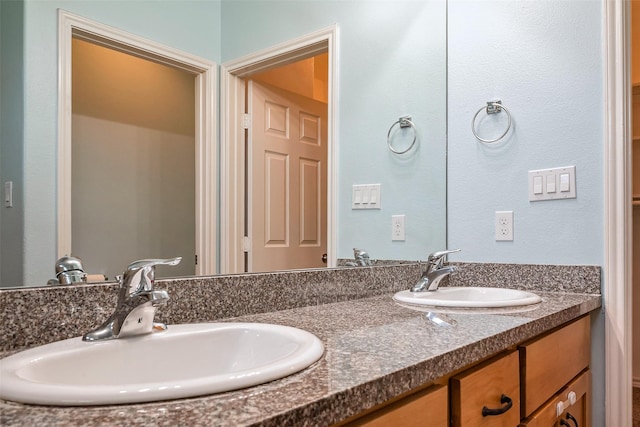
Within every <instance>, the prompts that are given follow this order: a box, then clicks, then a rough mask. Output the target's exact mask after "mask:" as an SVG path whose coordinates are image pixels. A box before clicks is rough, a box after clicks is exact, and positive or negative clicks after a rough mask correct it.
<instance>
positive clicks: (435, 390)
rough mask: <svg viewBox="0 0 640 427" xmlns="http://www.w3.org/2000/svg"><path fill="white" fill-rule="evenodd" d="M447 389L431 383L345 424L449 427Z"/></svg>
mask: <svg viewBox="0 0 640 427" xmlns="http://www.w3.org/2000/svg"><path fill="white" fill-rule="evenodd" d="M448 400H449V391H448V390H447V387H446V386H433V387H429V388H428V389H426V390H423V391H420V392H417V393H415V394H412V395H410V396H407V397H405V398H403V399H400V400H398V401H397V402H394V403H391V404H389V405H387V406H385V407H383V408H381V409H379V410H377V411H375V412H372V413H371V414H369V415H366V416H364V417H362V418H359V419H357V420H355V421H352V422H350V423H347V424H346V425H345V426H347V427H356V426H357V427H362V426H366V427H388V426H393V427H426V426H429V427H448V425H449V416H448V415H449V405H448Z"/></svg>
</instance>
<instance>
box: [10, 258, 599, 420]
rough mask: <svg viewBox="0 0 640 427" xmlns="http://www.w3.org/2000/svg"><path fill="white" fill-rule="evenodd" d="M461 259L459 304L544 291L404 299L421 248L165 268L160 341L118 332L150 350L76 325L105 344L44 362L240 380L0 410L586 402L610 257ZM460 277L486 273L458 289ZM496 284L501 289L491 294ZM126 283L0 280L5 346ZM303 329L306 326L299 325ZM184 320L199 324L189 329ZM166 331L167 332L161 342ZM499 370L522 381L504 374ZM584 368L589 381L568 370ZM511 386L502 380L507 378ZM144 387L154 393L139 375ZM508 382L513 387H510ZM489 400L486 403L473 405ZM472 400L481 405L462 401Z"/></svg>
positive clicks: (129, 378) (349, 412)
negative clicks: (317, 263) (191, 390)
mask: <svg viewBox="0 0 640 427" xmlns="http://www.w3.org/2000/svg"><path fill="white" fill-rule="evenodd" d="M455 265H456V267H457V268H458V273H457V274H455V275H452V276H451V277H449V278H447V280H445V281H443V283H442V284H441V285H440V286H441V290H442V291H450V292H451V291H454V290H455V291H458V295H457V296H455V298H454V301H456V305H458V306H459V305H460V304H459V303H460V301H461V300H465V299H467V300H469V301H471V300H473V301H478V300H482V299H483V298H484V299H486V300H493V301H495V300H496V298H498V299H502V300H504V299H505V298H506V299H507V300H508V299H509V298H514V297H515V298H516V300H517V301H522V298H524V297H523V295H525V294H526V295H527V296H528V295H530V294H528V292H532V293H533V294H534V295H537V296H539V297H540V298H541V301H540V302H527V303H523V304H522V305H521V306H519V307H516V308H514V307H500V306H496V304H492V305H493V306H494V307H491V308H458V307H443V305H446V303H445V304H443V303H438V304H437V305H438V307H433V306H432V305H430V304H424V303H420V304H416V303H415V301H413V302H412V301H409V302H406V301H405V302H402V301H396V300H394V295H395V296H396V299H398V296H399V295H401V294H402V291H406V290H407V289H410V288H411V286H413V284H415V282H416V280H417V279H418V278H419V277H420V274H421V271H420V266H418V265H417V264H403V265H389V266H376V267H364V268H362V267H354V268H340V269H335V270H308V271H290V272H279V273H267V274H259V275H238V276H217V277H201V278H191V279H174V280H158V281H157V282H156V288H158V289H165V290H166V291H167V292H168V294H169V296H170V298H171V299H170V301H169V302H168V303H167V305H166V306H163V307H162V308H160V310H159V311H158V313H157V315H156V320H159V321H162V322H166V323H168V324H169V327H168V330H166V331H163V332H155V333H154V334H152V335H157V338H155V337H154V340H155V342H154V343H151V341H153V340H151V339H150V338H151V337H150V336H149V335H146V336H140V337H127V338H123V339H122V340H120V341H127V343H126V344H127V345H130V347H131V348H133V346H134V345H135V344H136V342H135V341H139V344H140V345H141V346H146V347H144V349H145V351H143V352H140V351H138V352H137V353H126V351H124V353H123V350H122V348H121V349H119V350H118V349H116V347H115V346H117V345H122V344H121V343H118V341H119V340H108V341H105V342H82V341H80V339H77V341H76V343H75V345H79V346H80V347H79V348H80V350H78V351H79V352H82V351H92V352H93V353H94V354H91V355H89V354H88V353H87V354H86V355H83V356H79V357H78V358H77V359H74V361H73V362H69V363H68V364H67V365H66V368H67V369H69V371H68V372H64V371H62V368H55V369H52V368H51V367H48V368H47V367H44V369H40V372H39V373H38V372H36V373H33V375H35V376H37V375H52V376H57V379H58V380H59V381H64V380H65V379H67V378H69V377H73V376H74V375H75V377H74V378H75V380H74V381H76V382H78V384H79V385H80V388H82V386H83V384H82V381H84V379H83V378H85V379H86V374H85V376H82V375H78V373H79V372H81V370H82V369H84V368H85V367H86V366H90V367H92V368H95V367H96V366H101V367H102V368H103V369H104V371H103V372H100V373H94V374H93V375H96V376H97V377H96V378H98V377H99V378H102V379H103V380H100V381H99V382H105V383H109V384H110V386H113V387H114V389H113V390H115V389H117V388H118V387H117V386H118V385H122V387H120V389H121V390H120V391H123V390H125V392H124V393H120V394H124V395H126V394H127V392H126V385H127V384H126V383H127V382H128V383H135V382H136V381H142V380H141V379H140V378H143V379H144V380H145V381H148V382H151V383H153V382H154V379H156V380H157V381H156V382H161V381H164V382H165V383H164V385H163V386H164V387H166V389H170V388H171V387H172V386H174V387H175V386H176V385H178V384H179V382H180V380H181V379H184V377H189V378H190V380H191V381H192V382H194V381H195V382H198V381H204V380H205V379H206V378H211V377H214V376H216V375H223V376H224V375H227V376H228V374H229V371H234V370H235V371H234V372H240V373H241V374H240V375H235V377H236V378H232V379H231V378H224V381H222V383H224V384H227V385H228V384H232V383H233V381H240V382H237V383H233V384H232V386H231V387H227V388H224V387H223V388H220V389H217V390H204V389H203V390H204V391H202V392H201V393H203V394H204V395H201V396H196V397H188V396H190V395H189V394H186V395H185V394H183V395H179V394H178V395H174V394H171V393H169V394H165V395H162V394H160V395H158V396H151V397H150V398H144V399H142V401H147V403H130V402H135V401H136V400H135V398H134V400H127V399H124V400H120V401H118V402H99V403H101V405H100V406H92V405H93V404H92V403H84V405H90V406H77V405H83V404H82V403H75V404H73V403H72V404H71V405H74V406H60V405H59V404H56V403H55V402H49V403H48V405H52V406H44V405H33V404H23V403H15V402H12V401H8V400H7V401H0V424H2V425H7V426H9V425H181V424H182V425H185V424H189V425H198V424H204V425H233V426H238V425H278V426H279V425H296V426H299V425H309V426H318V425H334V424H340V425H343V424H348V425H376V424H375V423H376V422H377V423H382V424H379V425H384V423H389V422H394V423H396V424H397V421H395V418H393V417H397V416H400V417H403V416H408V417H412V416H414V415H411V414H412V411H415V410H416V408H421V409H418V410H420V411H424V410H426V411H427V414H426V416H428V417H434V418H433V420H434V421H433V425H438V424H437V422H436V419H437V418H435V417H438V416H440V417H444V418H443V419H444V420H445V423H446V422H447V419H451V420H452V421H454V425H456V424H455V423H456V422H459V423H460V422H461V423H462V424H458V425H470V424H467V421H464V418H463V417H466V416H468V415H461V414H472V415H471V416H475V415H478V414H481V413H482V412H483V406H487V408H488V409H489V410H497V411H501V410H503V411H505V414H507V415H508V416H515V417H516V418H515V419H516V420H518V422H520V421H522V422H523V424H522V425H527V426H529V425H531V426H534V425H553V424H549V423H550V421H548V422H547V421H544V422H547V424H544V422H543V423H542V424H541V421H539V420H538V421H535V420H536V419H537V418H536V417H537V415H536V414H538V412H540V411H546V412H545V414H547V415H548V414H551V412H554V411H557V408H555V409H554V408H552V409H553V410H551V409H548V408H547V409H544V408H543V406H545V405H547V404H551V403H553V404H554V405H556V406H557V403H558V402H559V401H562V402H565V401H567V402H568V403H567V408H569V409H566V410H564V409H563V411H560V414H561V415H562V416H563V417H564V416H566V414H565V412H567V411H574V413H578V412H580V413H582V414H586V413H587V412H588V404H587V405H586V406H585V402H587V401H588V399H587V397H588V396H589V394H588V391H583V392H580V391H579V390H588V387H587V388H585V387H586V386H585V384H588V380H589V378H590V376H589V364H590V344H589V334H590V332H589V325H590V323H591V321H590V316H589V313H591V312H593V311H595V310H597V309H598V308H599V307H600V304H601V300H600V291H599V290H600V269H599V268H598V267H592V266H539V265H507V264H471V263H458V264H455ZM447 281H448V283H446V282H447ZM463 286H464V287H467V286H474V287H476V288H477V289H473V290H471V291H469V289H467V291H466V293H465V292H463V294H460V293H459V292H460V289H461V287H463ZM456 288H458V289H456ZM489 288H497V289H496V290H493V291H488V292H492V294H490V295H489V296H487V294H485V295H484V296H482V295H483V294H482V292H483V291H487V289H489ZM500 288H511V289H517V292H516V293H509V292H503V291H500ZM503 290H504V289H503ZM117 292H118V289H117V285H114V284H104V285H76V286H69V287H55V288H35V289H24V290H3V291H0V305H2V307H3V311H2V322H0V342H1V343H2V348H1V350H2V353H1V354H0V355H2V356H9V355H12V354H14V355H25V354H27V355H28V351H23V350H25V349H28V348H33V347H36V346H40V345H43V344H48V343H56V344H55V345H63V344H62V343H60V342H59V341H62V340H66V339H69V338H72V337H79V336H81V335H83V334H84V333H86V332H87V331H89V330H91V329H93V328H95V327H96V326H97V325H98V324H99V323H101V322H102V321H103V320H104V319H106V318H107V317H109V314H111V311H113V307H114V306H115V303H116V295H117ZM446 293H447V292H441V293H440V294H443V295H445V294H446ZM445 299H446V298H445ZM449 300H450V301H451V298H449ZM504 305H513V304H511V303H505V304H504ZM205 322H206V323H205ZM211 322H215V323H211ZM183 324H190V325H183ZM576 325H577V326H576ZM298 331H299V332H300V333H302V334H301V335H295V334H297V333H298ZM290 333H293V334H294V335H295V336H294V335H290ZM189 334H195V335H197V334H200V336H199V338H198V339H195V340H194V339H192V338H185V337H188V336H189ZM161 337H166V338H165V340H164V342H161V341H162V340H161V339H159V338H161ZM172 337H173V338H172ZM176 337H177V338H176ZM316 337H317V338H318V339H319V340H314V339H315V338H316ZM567 337H578V338H576V340H577V341H575V344H574V346H573V348H574V349H575V351H576V354H579V355H580V358H579V361H576V360H577V359H576V358H575V357H572V358H570V359H567V362H566V366H565V365H563V364H562V363H560V364H559V363H553V362H557V361H558V360H559V359H562V357H556V356H551V354H554V353H558V354H561V353H562V351H560V350H558V347H557V346H558V344H557V343H556V341H557V340H561V341H563V342H566V339H567ZM260 339H263V340H262V341H259V340H260ZM172 340H175V341H172ZM72 341H73V340H72ZM63 342H64V341H63ZM572 342H574V341H572ZM256 343H257V344H256ZM273 343H276V344H273ZM538 343H542V344H538ZM82 345H84V348H83V347H82ZM101 347H103V348H104V352H101V351H100V348H101ZM87 348H88V349H90V350H85V349H87ZM137 350H139V349H137ZM31 351H34V350H33V349H32V350H31ZM109 352H112V353H109ZM296 352H297V353H296ZM76 354H81V353H76ZM141 354H142V357H140V355H141ZM292 354H296V355H297V356H304V357H302V359H301V360H298V361H297V364H295V366H293V365H292V366H286V367H284V368H283V367H282V366H279V368H281V369H284V370H285V372H284V373H283V374H278V375H276V376H273V377H268V376H267V377H264V378H257V381H256V379H255V378H251V380H250V381H249V382H246V377H252V375H253V373H247V372H248V371H246V370H244V369H245V368H246V369H249V370H251V369H252V367H254V365H252V364H255V363H258V364H259V365H260V364H262V365H264V364H266V365H269V366H271V364H273V363H275V362H274V361H280V362H282V361H285V362H287V363H288V362H290V361H291V360H292V359H293V358H294V357H292V356H291V355H292ZM117 355H120V356H117ZM541 355H543V356H541ZM117 357H120V359H118V360H116V358H117ZM7 360H9V359H7ZM5 362H6V360H5ZM208 362H209V363H208ZM560 362H561V360H560ZM287 363H285V364H284V365H287ZM36 365H37V364H36ZM284 365H283V366H284ZM43 366H44V365H43ZM534 368H535V369H534ZM286 369H289V370H290V371H288V372H286ZM554 369H555V371H554ZM36 370H37V369H36ZM220 370H222V371H223V372H222V373H221V372H220ZM529 370H531V373H528V372H529ZM54 371H55V372H54ZM494 371H495V372H494ZM142 372H143V373H142ZM487 372H488V374H487ZM505 372H514V374H511V375H507V374H505ZM483 373H485V374H483ZM482 375H488V376H482ZM541 375H542V376H541ZM231 377H234V375H231ZM243 377H245V378H243ZM274 378H280V379H274ZM548 378H553V381H550V380H548ZM581 378H582V380H580V379H581ZM107 379H108V381H107ZM218 379H220V378H218ZM272 379H273V380H272ZM503 379H508V380H509V381H511V382H507V383H506V384H505V385H504V386H503V385H502V383H501V381H502V380H503ZM269 380H272V381H270V382H265V381H269ZM578 380H580V381H582V382H580V383H579V385H580V384H581V387H582V389H578V388H575V387H574V385H572V384H573V383H574V382H576V381H578ZM0 381H2V379H0ZM242 381H245V382H242ZM513 381H515V382H513ZM119 383H122V384H119ZM540 384H551V385H550V388H549V389H548V390H540V389H539V388H536V387H538V386H539V385H540ZM478 385H480V386H478ZM565 387H574V388H575V390H578V392H577V395H576V392H574V395H575V398H574V403H573V405H574V406H571V402H569V400H570V399H569V397H568V395H567V396H565V395H563V394H562V393H565V394H567V393H569V391H563V390H565ZM85 388H86V387H85ZM158 388H162V387H158ZM501 388H504V391H503V392H500V393H499V392H498V390H499V389H501ZM494 389H495V390H494ZM466 390H475V391H478V390H480V391H482V390H487V393H485V394H487V395H486V396H476V395H474V396H471V397H469V395H468V393H469V392H468V391H466ZM567 390H568V389H567ZM573 390H574V389H573V388H572V389H571V391H573ZM494 391H495V393H494ZM147 392H149V393H151V392H150V391H144V390H143V391H140V390H138V391H136V393H139V394H144V393H147ZM502 393H504V394H505V395H506V396H507V397H505V398H504V399H502V400H501V396H500V394H502ZM558 393H559V394H558ZM27 394H28V393H27ZM45 394H47V393H45ZM48 394H49V395H51V394H52V393H51V391H49V393H48ZM113 394H114V393H111V395H113ZM129 394H131V391H129ZM196 394H200V393H196ZM494 394H495V395H496V396H497V397H496V396H494ZM555 394H558V396H555ZM57 397H59V396H55V397H54V398H57ZM166 399H171V400H166ZM483 399H484V400H483ZM532 399H533V400H532ZM137 401H140V400H137ZM481 401H484V402H486V404H483V405H480V406H479V407H477V408H476V407H475V406H477V405H478V403H477V402H481ZM556 401H558V402H556ZM576 402H577V403H576ZM109 403H118V404H111V405H110V404H109ZM430 405H431V406H430ZM469 405H471V409H466V408H468V406H469ZM578 405H582V406H579V407H578ZM507 407H509V408H507ZM425 408H426V409H425ZM505 408H507V409H505ZM407 411H408V412H407ZM461 411H462V412H461ZM473 414H475V415H473ZM422 415H423V416H424V415H425V414H422ZM547 415H545V416H547ZM485 416H490V417H501V416H503V415H501V414H499V415H492V414H489V415H485ZM578 416H580V415H578ZM388 417H392V418H388ZM441 419H442V418H441ZM461 420H462V421H461ZM545 420H546V418H545ZM534 421H535V422H538V424H535V422H534ZM554 422H555V421H554ZM527 423H528V424H527ZM443 425H448V424H443ZM580 425H581V426H583V425H588V424H584V423H581V424H580Z"/></svg>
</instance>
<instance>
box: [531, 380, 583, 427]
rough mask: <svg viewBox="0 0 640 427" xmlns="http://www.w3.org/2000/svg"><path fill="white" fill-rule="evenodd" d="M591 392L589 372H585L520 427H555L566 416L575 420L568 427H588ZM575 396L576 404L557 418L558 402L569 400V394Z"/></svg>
mask: <svg viewBox="0 0 640 427" xmlns="http://www.w3.org/2000/svg"><path fill="white" fill-rule="evenodd" d="M590 391H591V371H589V370H586V371H584V372H583V373H582V374H580V375H579V376H578V377H577V378H576V379H574V380H573V381H571V383H570V384H567V386H566V387H565V388H564V389H562V391H561V392H560V393H558V394H556V395H555V396H554V397H553V399H551V400H550V401H548V402H547V403H546V404H544V405H543V406H542V407H541V408H540V409H538V410H537V411H536V412H535V413H534V414H533V415H531V416H530V417H529V418H526V419H524V420H523V421H522V423H521V424H520V427H548V426H552V425H556V423H557V422H559V420H560V419H565V420H567V414H571V417H573V419H575V422H573V423H569V425H574V424H575V423H577V424H578V426H579V427H589V426H590V425H591V411H590V408H591V405H590V403H589V399H590V398H591V397H590V396H591V395H590ZM571 392H574V393H575V394H576V403H574V404H573V405H570V406H569V407H568V408H566V409H565V410H564V412H563V413H562V414H561V415H560V417H558V413H557V405H558V403H560V402H566V401H567V400H568V399H569V393H571Z"/></svg>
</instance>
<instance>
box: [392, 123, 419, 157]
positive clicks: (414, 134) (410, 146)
mask: <svg viewBox="0 0 640 427" xmlns="http://www.w3.org/2000/svg"><path fill="white" fill-rule="evenodd" d="M396 125H399V126H400V128H408V127H410V128H412V129H413V141H411V145H409V147H408V148H407V149H406V150H396V149H395V148H394V147H393V145H392V144H391V132H392V131H393V128H394V127H396ZM417 139H418V131H417V130H416V125H414V124H413V122H412V121H411V116H402V117H400V118H399V119H398V120H397V121H395V122H394V123H393V124H392V125H391V127H390V128H389V132H387V146H388V147H389V150H391V151H392V152H393V153H395V154H404V153H406V152H408V151H409V150H411V149H412V148H413V146H414V145H415V144H416V140H417Z"/></svg>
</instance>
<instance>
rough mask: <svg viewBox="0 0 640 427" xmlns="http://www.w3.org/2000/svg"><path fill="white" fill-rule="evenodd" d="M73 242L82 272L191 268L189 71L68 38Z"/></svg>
mask: <svg viewBox="0 0 640 427" xmlns="http://www.w3.org/2000/svg"><path fill="white" fill-rule="evenodd" d="M72 67H73V68H72V74H73V85H72V86H73V88H72V89H73V116H72V152H73V161H72V164H73V166H72V250H73V254H74V255H75V256H78V257H80V258H81V259H82V260H83V262H84V267H85V270H86V271H87V272H89V273H102V274H106V275H107V276H108V277H109V278H110V279H113V277H114V276H115V275H116V274H121V273H122V271H123V270H124V268H125V267H126V266H127V265H128V263H130V262H131V261H134V260H136V259H143V258H169V257H175V256H182V257H183V262H182V263H180V264H179V265H178V266H176V267H171V268H165V269H162V268H160V269H159V270H158V277H162V276H181V275H192V274H194V273H195V264H194V257H195V168H194V167H195V139H194V133H195V82H194V76H193V75H191V74H189V73H187V72H184V71H180V70H175V69H172V68H169V67H167V66H164V65H160V64H156V63H152V62H150V61H146V60H143V59H139V58H134V57H132V56H129V55H125V54H123V53H119V52H115V51H113V50H109V49H106V48H103V47H100V46H96V45H93V44H90V43H86V42H83V41H79V40H74V43H73V64H72Z"/></svg>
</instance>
